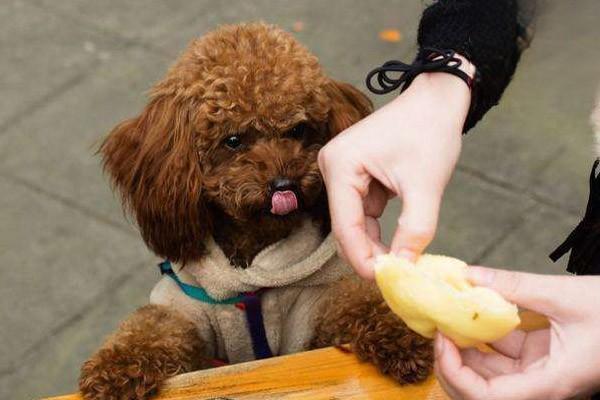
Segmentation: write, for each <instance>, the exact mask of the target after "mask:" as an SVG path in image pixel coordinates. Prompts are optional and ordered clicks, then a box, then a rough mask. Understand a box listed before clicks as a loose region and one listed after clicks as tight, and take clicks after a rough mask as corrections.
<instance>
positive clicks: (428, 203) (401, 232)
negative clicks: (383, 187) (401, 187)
mask: <svg viewBox="0 0 600 400" xmlns="http://www.w3.org/2000/svg"><path fill="white" fill-rule="evenodd" d="M440 202H441V195H435V194H426V193H421V192H407V193H403V195H402V213H401V215H400V218H399V219H398V228H397V229H396V232H395V234H394V239H393V240H392V246H391V248H390V250H391V251H392V253H394V254H397V255H399V256H402V257H406V258H408V259H411V260H414V259H416V258H417V257H418V256H419V255H420V254H421V253H423V251H424V250H425V248H426V247H427V246H428V245H429V243H431V241H432V240H433V236H434V235H435V231H436V228H437V221H438V215H439V212H440Z"/></svg>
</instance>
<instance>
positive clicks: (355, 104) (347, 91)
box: [325, 80, 373, 137]
mask: <svg viewBox="0 0 600 400" xmlns="http://www.w3.org/2000/svg"><path fill="white" fill-rule="evenodd" d="M325 90H326V92H327V94H328V95H329V99H330V101H331V109H330V111H329V117H328V122H327V124H328V128H329V133H330V135H331V137H333V136H335V135H337V134H338V133H340V132H341V131H343V130H344V129H346V128H348V127H350V126H351V125H353V124H355V123H356V122H358V121H360V120H361V119H363V118H364V117H366V116H367V115H369V114H370V113H372V112H373V103H371V100H369V98H368V97H367V96H365V94H364V93H362V92H361V91H360V90H358V89H357V88H355V87H354V86H352V85H350V84H349V83H345V82H339V81H335V80H330V81H329V83H328V84H327V85H326V86H325Z"/></svg>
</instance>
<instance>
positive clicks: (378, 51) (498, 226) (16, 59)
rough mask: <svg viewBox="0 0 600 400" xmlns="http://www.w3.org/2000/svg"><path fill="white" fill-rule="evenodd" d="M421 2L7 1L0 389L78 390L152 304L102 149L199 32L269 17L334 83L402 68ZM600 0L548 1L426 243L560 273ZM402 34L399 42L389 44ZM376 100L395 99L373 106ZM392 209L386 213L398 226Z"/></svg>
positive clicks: (597, 71) (584, 155)
mask: <svg viewBox="0 0 600 400" xmlns="http://www.w3.org/2000/svg"><path fill="white" fill-rule="evenodd" d="M422 7H423V5H422V2H421V1H420V0H394V1H383V0H376V1H373V0H370V1H360V0H335V1H332V0H328V1H319V0H309V1H300V0H285V1H275V0H271V1H267V0H262V1H242V0H235V1H234V0H198V1H185V0H144V1H142V0H135V1H121V0H104V1H92V0H85V1H84V0H63V1H52V0H18V1H15V0H5V1H4V2H3V4H2V7H0V88H1V93H2V96H0V263H1V265H2V266H1V269H0V292H1V293H2V303H1V304H0V317H1V319H0V321H2V322H1V323H0V398H5V399H11V400H15V399H30V398H33V397H36V396H41V395H51V394H60V393H64V392H69V391H73V390H75V388H76V381H77V376H78V373H79V372H78V370H79V366H80V365H81V363H82V362H83V360H84V359H85V358H86V357H87V356H88V355H89V354H90V353H91V352H92V351H93V350H94V349H95V348H96V347H97V346H98V345H99V344H100V343H101V341H102V338H103V336H104V335H106V334H107V333H108V332H111V331H112V330H114V328H115V327H116V325H117V323H118V321H119V320H121V319H122V318H123V317H124V316H125V315H127V314H128V313H130V312H131V311H133V310H134V309H135V308H136V307H138V306H139V305H142V304H144V303H145V302H146V301H147V297H148V293H149V290H150V288H151V287H152V286H153V284H154V283H155V282H156V280H157V279H158V272H157V270H156V268H155V263H156V261H157V260H156V259H155V257H154V256H153V255H152V254H150V253H149V252H148V251H147V250H146V249H145V247H144V245H143V243H142V242H141V240H140V237H139V235H138V234H137V233H136V231H135V229H134V228H133V227H132V226H131V224H130V223H129V222H128V221H126V219H125V218H124V217H123V214H122V212H121V210H120V205H119V203H118V201H117V200H116V198H115V197H114V196H113V194H112V193H111V191H110V188H109V185H108V184H107V181H106V179H105V178H104V177H103V176H102V173H101V170H100V167H99V160H98V158H97V157H96V156H94V151H95V148H96V146H97V144H98V140H99V139H100V138H101V137H102V136H103V135H104V134H105V133H106V132H107V131H108V130H109V129H110V128H111V127H113V126H114V125H115V124H116V123H118V122H119V121H121V120H122V119H124V118H126V117H128V116H132V115H134V114H136V113H137V112H138V111H139V110H140V108H141V107H142V105H143V104H144V101H145V98H144V93H145V91H146V90H147V89H149V87H150V86H151V84H152V83H153V82H155V81H156V80H157V79H159V78H160V77H161V76H162V75H163V73H164V72H165V70H166V68H167V67H168V65H169V64H170V63H171V62H173V60H174V57H175V56H176V55H177V54H178V53H179V52H180V51H181V50H182V49H183V48H184V47H185V45H186V43H187V42H188V41H189V40H190V39H192V38H193V37H196V36H199V35H201V34H203V33H204V32H207V31H208V30H211V29H213V28H215V27H216V26H218V25H219V24H222V23H235V22H240V21H251V20H259V19H263V20H266V21H269V22H274V23H277V24H280V25H281V26H283V27H284V28H285V29H288V30H292V29H293V27H294V24H295V23H296V22H302V23H303V29H302V30H301V31H300V32H297V33H296V36H297V37H298V38H299V39H300V40H301V41H302V42H303V43H305V44H306V45H307V46H308V47H309V48H310V49H312V51H313V52H314V53H315V54H316V55H317V56H319V57H320V59H321V61H322V63H323V65H324V66H325V67H326V69H327V71H328V72H329V73H330V74H331V75H332V76H333V77H335V78H337V79H342V80H346V81H349V82H351V83H353V84H355V85H357V86H358V87H360V88H361V89H363V90H365V91H366V89H365V87H364V83H363V78H364V76H365V74H366V72H367V71H369V70H370V69H371V68H373V67H374V66H376V65H379V64H381V63H382V62H384V61H386V60H388V59H390V58H399V59H404V60H409V59H411V58H412V56H413V54H414V51H415V46H414V41H415V31H416V27H417V24H418V20H419V15H420V12H421V10H422ZM599 18H600V2H598V0H577V2H573V1H566V0H549V1H547V2H546V5H545V7H544V8H543V10H542V14H541V15H540V17H539V20H538V27H537V28H538V31H537V36H536V38H535V40H534V42H533V46H532V48H531V49H529V50H528V51H527V52H526V53H525V54H524V56H523V58H522V62H521V64H520V66H519V68H518V71H517V74H516V76H515V79H514V81H513V83H512V85H511V86H510V87H509V90H508V91H507V93H506V95H505V97H504V99H503V101H502V102H501V105H500V106H498V107H497V108H496V109H494V110H493V111H492V112H490V113H489V114H488V116H487V118H486V119H485V121H484V122H483V123H481V124H480V125H479V126H478V127H477V129H476V130H475V131H473V132H472V133H470V134H469V135H468V136H467V137H465V139H464V143H465V146H464V152H463V155H462V158H461V162H460V165H459V167H458V170H457V172H456V173H455V175H454V178H453V181H452V183H451V185H450V187H449V189H448V192H447V195H446V198H445V202H444V206H443V211H442V216H441V221H440V228H439V233H438V237H437V239H436V241H435V243H434V244H433V246H432V248H431V251H433V252H439V253H444V254H448V255H454V256H457V257H461V258H464V259H465V260H468V261H469V262H471V263H479V264H485V265H493V266H507V267H510V268H518V269H524V270H528V271H536V272H543V273H552V272H561V271H563V269H564V264H565V263H564V261H563V262H562V263H559V264H556V265H554V264H552V263H550V261H549V260H548V258H547V254H548V253H549V252H550V251H551V250H553V249H554V247H555V246H556V245H557V244H559V243H560V241H561V240H562V239H563V238H564V237H565V236H566V235H567V234H568V233H569V232H570V230H571V229H572V228H573V227H574V226H575V224H576V223H577V222H578V220H579V216H580V215H581V213H582V211H583V209H584V206H585V203H586V200H587V183H586V182H587V176H588V173H589V169H590V167H591V164H592V159H593V154H592V150H591V145H592V136H591V133H590V129H589V125H588V115H589V112H590V109H591V106H592V103H593V98H594V95H595V91H596V87H597V83H598V81H599V80H600V53H599V52H597V51H594V50H595V49H596V48H597V46H598V45H597V43H598V39H600V24H598V20H599ZM390 28H391V29H399V30H400V31H401V32H402V34H403V38H402V41H401V42H400V43H389V42H384V41H382V40H380V39H379V37H378V33H379V32H380V31H381V30H383V29H390ZM372 98H373V99H374V100H375V102H376V104H377V105H378V106H380V105H382V104H384V102H385V101H388V100H389V99H390V98H391V97H390V96H388V97H386V98H375V97H374V96H372ZM398 209H399V205H398V203H397V202H396V203H394V204H393V206H392V207H390V208H389V210H388V212H387V213H386V216H385V218H384V227H385V232H386V235H388V237H389V234H390V232H391V231H392V229H393V224H394V221H395V218H396V216H397V212H398Z"/></svg>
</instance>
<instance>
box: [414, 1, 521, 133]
mask: <svg viewBox="0 0 600 400" xmlns="http://www.w3.org/2000/svg"><path fill="white" fill-rule="evenodd" d="M518 14H519V7H518V4H517V0H438V1H436V2H435V3H434V4H432V5H430V6H429V7H427V8H426V9H425V11H424V12H423V17H422V19H421V23H420V26H419V34H418V44H419V46H420V47H434V48H438V49H452V50H454V51H456V52H457V53H459V54H461V55H463V56H464V57H466V58H468V59H469V61H471V62H472V63H473V64H474V65H475V66H476V68H477V71H478V76H477V81H476V82H475V85H474V87H473V97H472V103H471V110H470V112H469V115H468V117H467V121H466V122H465V127H464V131H465V132H466V131H468V130H469V129H471V128H472V127H474V126H475V124H476V123H477V122H478V121H479V120H480V119H481V118H482V117H483V115H484V114H485V113H486V112H487V111H488V110H489V109H490V108H492V107H493V106H495V105H496V104H498V101H499V100H500V97H501V96H502V93H503V92H504V89H505V88H506V87H507V86H508V83H509V82H510V79H511V77H512V75H513V73H514V71H515V68H516V66H517V63H518V61H519V56H520V49H521V48H522V43H523V38H524V37H523V36H524V28H523V27H522V26H521V25H520V24H519V22H518Z"/></svg>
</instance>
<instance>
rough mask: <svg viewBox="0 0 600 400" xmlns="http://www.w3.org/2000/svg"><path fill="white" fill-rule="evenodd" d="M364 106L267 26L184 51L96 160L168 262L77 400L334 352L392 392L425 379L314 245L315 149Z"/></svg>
mask: <svg viewBox="0 0 600 400" xmlns="http://www.w3.org/2000/svg"><path fill="white" fill-rule="evenodd" d="M372 109H373V107H372V104H371V102H370V100H369V99H368V98H367V97H366V96H365V95H364V94H363V93H361V92H360V91H359V90H357V89H356V88H354V87H353V86H351V85H349V84H347V83H342V82H338V81H335V80H333V79H331V78H329V77H327V76H326V75H325V73H324V72H323V70H322V68H321V66H320V65H319V62H318V60H317V58H316V57H315V56H314V55H312V54H311V53H310V52H309V51H308V50H307V49H306V48H305V47H304V46H302V45H301V44H300V43H299V42H298V41H297V40H296V39H295V38H294V37H293V36H292V35H291V34H289V33H287V32H285V31H283V30H281V29H280V28H278V27H275V26H272V25H267V24H265V23H248V24H240V25H232V26H223V27H220V28H218V29H217V30H215V31H213V32H211V33H208V34H206V35H205V36H203V37H202V38H200V39H197V40H195V41H192V42H191V43H190V45H189V47H188V48H187V50H185V52H184V53H183V54H182V55H181V56H180V57H179V59H178V60H177V61H176V62H175V64H174V65H173V66H172V67H171V68H170V69H169V71H168V73H167V74H166V76H165V77H164V79H162V80H161V81H160V82H158V83H157V84H156V85H155V86H154V87H153V89H152V91H151V93H150V100H149V103H148V104H147V106H146V107H145V108H144V109H143V111H142V112H141V113H140V115H138V116H137V117H135V118H132V119H129V120H126V121H124V122H122V123H121V124H119V125H117V126H116V127H115V128H114V129H113V130H112V131H111V132H110V134H109V135H108V136H107V138H106V139H105V141H104V142H103V143H102V145H101V147H100V153H101V155H102V158H103V165H104V169H105V171H106V172H107V174H108V175H109V176H110V177H111V180H112V182H113V184H114V187H115V188H116V190H117V191H118V192H119V193H120V194H121V198H122V202H123V205H124V208H125V209H126V210H127V211H128V212H129V213H131V215H133V216H134V218H135V221H136V222H137V225H138V227H139V231H140V233H141V235H142V238H143V240H144V241H145V243H146V244H147V245H148V247H149V248H150V249H151V250H152V251H153V252H154V253H156V255H158V256H159V257H161V258H164V259H165V260H168V261H165V262H164V263H162V264H161V270H162V272H163V273H164V276H163V277H162V279H161V280H160V281H159V282H158V284H157V285H156V287H155V288H154V289H153V291H152V293H151V295H150V304H149V305H146V306H143V307H141V308H140V309H138V310H137V311H136V312H135V313H133V315H131V316H130V317H129V318H128V319H126V320H125V321H124V322H123V323H122V324H121V326H120V328H119V329H118V331H117V332H116V333H114V334H113V335H112V336H110V337H109V338H108V339H107V340H106V341H105V343H104V344H103V345H102V346H101V348H100V349H99V350H98V351H97V352H96V353H95V354H94V355H92V356H91V358H90V359H89V360H88V361H86V362H85V363H84V365H83V367H82V371H81V377H80V382H79V386H80V390H81V393H82V395H83V397H84V398H85V399H89V400H91V399H146V398H148V397H151V396H152V395H153V394H155V393H156V391H157V390H158V389H159V388H160V385H161V383H162V382H163V381H164V380H165V379H167V378H168V377H171V376H173V375H176V374H180V373H184V372H189V371H194V370H198V369H203V368H210V367H211V366H214V365H219V364H222V363H223V362H224V363H230V364H231V363H239V362H244V361H249V360H254V359H261V358H266V357H270V356H273V355H282V354H290V353H295V352H299V351H305V350H310V349H315V348H320V347H326V346H337V345H342V344H347V343H349V344H350V345H351V349H352V351H353V352H354V353H356V355H357V356H358V357H360V358H361V359H362V360H368V361H370V362H373V363H374V364H375V365H376V366H377V367H378V368H379V370H380V371H381V372H382V373H384V374H388V375H390V376H392V377H393V378H395V379H396V380H397V381H398V382H400V383H402V384H405V383H413V382H418V381H421V380H423V379H425V378H426V377H427V376H428V375H429V374H430V372H431V369H432V365H433V355H432V346H431V341H430V340H428V339H425V338H423V337H421V336H419V335H417V334H416V333H414V332H412V331H410V330H409V329H408V328H407V327H406V325H405V324H404V323H402V321H400V320H399V319H398V318H397V317H396V316H395V315H394V314H393V313H392V312H391V311H390V310H389V308H388V307H387V306H386V305H385V303H384V301H383V300H382V298H381V296H380V294H379V292H378V290H377V289H376V288H375V286H374V284H373V283H371V282H365V281H362V280H360V279H358V278H356V277H355V276H354V274H353V273H352V270H351V268H350V267H348V266H347V265H346V264H345V263H344V262H343V261H342V260H341V259H340V258H339V257H338V256H337V255H336V251H335V243H334V240H333V238H332V235H331V233H330V221H329V215H328V209H327V198H326V192H325V189H324V185H323V180H322V177H321V174H320V172H319V169H318V165H317V156H318V152H319V150H320V149H321V148H322V146H323V145H324V144H325V143H326V142H327V141H328V140H330V139H331V138H332V137H334V136H335V135H337V134H338V133H340V132H341V131H343V130H344V129H346V128H348V127H349V126H350V125H352V124H354V123H355V122H357V121H359V120H360V119H361V118H363V117H365V116H366V115H368V114H369V113H370V112H372Z"/></svg>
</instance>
